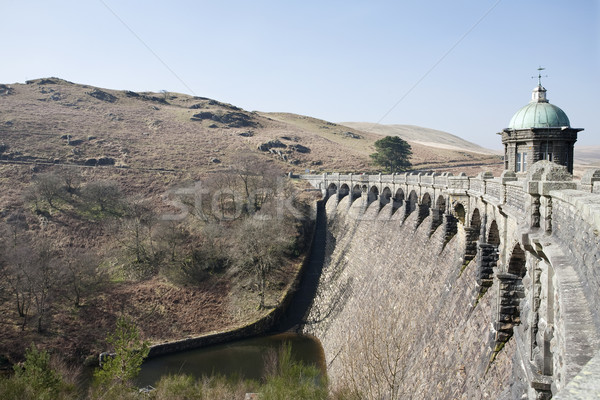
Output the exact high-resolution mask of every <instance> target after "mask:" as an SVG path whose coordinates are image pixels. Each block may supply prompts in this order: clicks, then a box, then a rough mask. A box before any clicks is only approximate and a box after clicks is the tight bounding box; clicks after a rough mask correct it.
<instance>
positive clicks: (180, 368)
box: [136, 333, 326, 387]
mask: <svg viewBox="0 0 600 400" xmlns="http://www.w3.org/2000/svg"><path fill="white" fill-rule="evenodd" d="M284 343H290V344H291V347H292V357H293V359H294V360H296V361H302V362H303V363H304V364H306V365H313V366H316V367H317V368H319V369H320V370H321V371H322V373H323V375H325V374H326V366H325V355H324V353H323V348H322V347H321V343H320V342H319V341H318V339H316V338H314V337H312V336H305V335H299V334H295V333H281V334H277V335H271V336H263V337H258V338H252V339H244V340H239V341H236V342H233V343H227V344H222V345H216V346H210V347H206V348H201V349H196V350H189V351H185V352H181V353H175V354H169V355H165V356H161V357H157V358H153V359H150V360H148V361H146V362H144V364H143V365H142V370H141V372H140V374H139V376H138V378H137V379H136V384H137V385H138V386H139V387H144V386H147V385H155V384H156V382H158V381H159V380H160V378H161V376H163V375H173V374H186V375H192V376H195V377H197V378H200V377H202V376H207V375H223V376H238V377H243V378H245V379H256V380H258V379H260V378H261V377H262V376H263V375H264V359H263V357H264V355H265V354H266V353H267V350H268V349H274V350H275V351H277V350H278V349H279V348H280V347H281V346H282V345H283V344H284Z"/></svg>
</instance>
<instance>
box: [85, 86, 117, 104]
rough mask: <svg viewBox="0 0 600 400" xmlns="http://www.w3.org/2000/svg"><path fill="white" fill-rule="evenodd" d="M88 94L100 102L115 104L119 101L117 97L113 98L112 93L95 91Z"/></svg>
mask: <svg viewBox="0 0 600 400" xmlns="http://www.w3.org/2000/svg"><path fill="white" fill-rule="evenodd" d="M86 94H88V95H90V96H92V97H94V98H96V99H98V100H102V101H106V102H109V103H114V102H115V101H117V97H116V96H113V95H112V94H110V93H106V92H105V91H103V90H100V89H94V90H92V91H91V92H86Z"/></svg>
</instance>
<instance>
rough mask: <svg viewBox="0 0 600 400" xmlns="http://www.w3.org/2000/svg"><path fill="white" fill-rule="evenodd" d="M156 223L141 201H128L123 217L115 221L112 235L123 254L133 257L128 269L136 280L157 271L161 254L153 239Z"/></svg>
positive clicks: (153, 215)
mask: <svg viewBox="0 0 600 400" xmlns="http://www.w3.org/2000/svg"><path fill="white" fill-rule="evenodd" d="M157 221H158V219H157V217H156V214H155V213H154V210H153V209H152V207H150V205H149V204H148V203H147V202H146V201H144V200H142V199H129V200H128V202H127V203H126V205H125V206H124V215H123V217H121V218H119V220H118V221H117V224H116V226H117V231H115V232H114V235H115V237H116V238H117V241H118V242H119V243H120V245H121V246H122V247H123V248H124V250H125V252H126V253H127V254H129V255H131V256H133V257H134V260H133V262H132V263H131V264H130V265H129V267H130V270H131V272H133V273H134V275H136V276H137V277H138V278H146V277H149V276H151V275H154V274H155V273H156V272H157V270H158V265H157V264H158V261H159V260H158V258H159V256H160V254H161V252H160V249H159V248H157V247H156V244H157V243H156V241H155V238H154V228H155V226H156V223H157Z"/></svg>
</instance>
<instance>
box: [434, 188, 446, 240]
mask: <svg viewBox="0 0 600 400" xmlns="http://www.w3.org/2000/svg"><path fill="white" fill-rule="evenodd" d="M444 212H446V199H445V198H444V196H442V195H439V196H438V198H437V200H436V202H435V207H433V208H432V209H431V213H432V219H431V233H433V232H435V230H436V229H437V228H438V227H439V226H440V225H441V224H442V222H443V221H444Z"/></svg>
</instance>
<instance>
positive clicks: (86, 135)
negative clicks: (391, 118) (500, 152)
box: [0, 78, 498, 172]
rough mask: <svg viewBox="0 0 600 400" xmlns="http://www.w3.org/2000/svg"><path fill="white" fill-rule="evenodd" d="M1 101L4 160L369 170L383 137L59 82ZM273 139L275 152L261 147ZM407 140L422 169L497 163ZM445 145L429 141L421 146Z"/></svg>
mask: <svg viewBox="0 0 600 400" xmlns="http://www.w3.org/2000/svg"><path fill="white" fill-rule="evenodd" d="M0 96H1V97H0V99H1V101H0V138H1V139H0V141H1V142H2V143H4V144H5V145H7V146H8V149H5V150H4V152H3V153H2V154H1V158H2V159H3V160H4V161H5V162H7V161H12V162H25V163H31V162H37V163H54V164H76V165H89V166H92V165H102V166H109V167H120V168H130V169H135V170H161V171H186V172H189V171H210V170H218V169H220V168H223V167H224V166H227V165H228V164H230V162H231V161H232V159H233V158H235V155H236V154H239V152H253V153H256V154H260V155H261V157H263V158H265V159H271V160H273V161H274V162H276V163H278V164H279V165H280V166H281V167H282V168H284V169H286V170H292V171H304V170H306V169H313V170H316V171H319V172H320V171H356V172H358V171H369V170H371V169H372V167H371V166H370V165H369V159H368V155H369V154H370V153H371V152H372V151H373V147H372V144H373V142H374V141H375V140H377V139H378V137H379V136H378V135H377V134H375V133H372V132H366V131H362V130H361V129H359V128H354V127H346V126H342V125H337V124H333V123H331V122H327V121H322V120H318V119H314V118H310V117H305V116H300V115H294V114H284V113H262V112H248V111H245V110H241V109H239V108H237V107H235V106H232V105H230V104H224V103H221V102H218V101H216V100H211V99H207V98H202V97H194V96H188V95H184V94H179V93H135V92H130V91H117V90H108V89H99V88H95V87H91V86H87V85H79V84H74V83H71V82H67V81H64V80H61V79H58V78H45V79H35V80H31V81H28V82H27V84H13V85H2V86H0ZM413 130H415V131H418V130H420V131H425V130H424V129H423V128H417V127H413ZM427 131H428V132H429V131H430V130H427ZM446 135H448V134H446ZM273 140H279V141H280V142H281V144H277V143H276V144H275V145H277V146H280V147H274V148H273V151H272V152H269V151H260V150H258V147H259V146H260V145H261V144H264V143H268V142H269V141H273ZM408 140H409V141H411V142H412V143H411V144H413V147H414V158H413V164H414V165H415V166H416V167H417V168H421V169H426V168H433V167H435V168H444V167H445V166H446V167H449V168H454V167H460V165H462V164H477V165H484V164H489V163H497V161H498V160H497V159H496V158H494V157H493V156H490V154H489V152H488V153H487V154H485V152H484V151H482V149H480V148H477V147H476V146H475V145H470V146H462V147H461V149H460V150H457V149H451V148H446V149H442V148H440V147H439V146H438V147H431V146H430V145H424V144H423V142H422V141H419V140H414V138H412V137H411V138H409V139H408ZM442 140H446V139H445V138H443V137H442V136H440V138H439V139H436V138H435V135H430V136H429V139H428V140H427V142H428V143H429V144H431V143H433V142H436V141H437V142H436V143H441V141H442ZM461 144H464V143H461ZM299 145H300V146H299ZM267 147H268V146H267ZM263 149H264V147H263ZM465 149H467V150H468V152H466V151H465ZM471 150H473V151H471ZM480 153H483V154H480ZM219 161H220V162H219Z"/></svg>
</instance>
